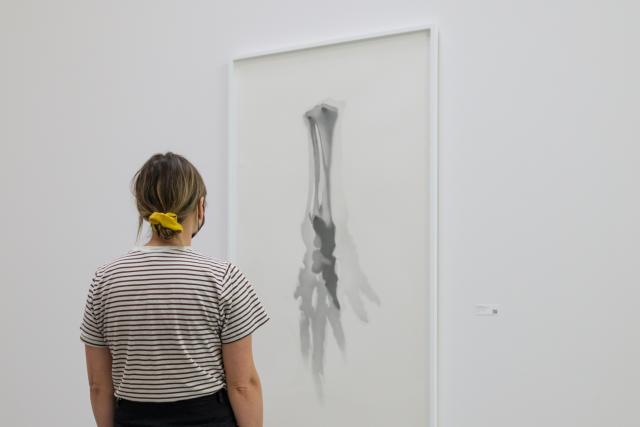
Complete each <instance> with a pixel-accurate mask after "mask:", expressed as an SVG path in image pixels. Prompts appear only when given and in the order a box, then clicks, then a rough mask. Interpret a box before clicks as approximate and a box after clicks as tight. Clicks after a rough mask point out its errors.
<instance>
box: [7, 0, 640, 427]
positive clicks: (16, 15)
mask: <svg viewBox="0 0 640 427" xmlns="http://www.w3.org/2000/svg"><path fill="white" fill-rule="evenodd" d="M638 9H639V6H638V4H637V3H634V2H631V1H622V0H613V1H608V2H604V1H596V0H582V1H577V0H573V1H570V0H556V1H553V2H552V1H532V0H526V1H525V0H520V1H517V2H513V1H505V0H485V1H481V2H480V1H474V0H459V1H442V0H437V1H409V0H396V1H379V0H377V1H372V0H367V1H365V0H358V1H356V0H348V1H346V0H326V1H324V2H294V1H286V0H277V1H263V2H258V1H253V2H248V1H244V0H242V1H234V2H222V1H195V0H194V1H189V2H184V1H182V2H179V1H166V0H154V1H151V0H144V1H143V0H138V1H135V2H132V1H122V0H118V1H109V2H105V1H95V0H94V1H85V0H83V1H80V0H61V1H56V2H50V1H44V0H43V1H33V0H3V1H2V2H0V35H1V36H0V141H1V142H2V148H3V150H2V160H3V161H2V168H0V188H1V189H2V207H3V224H4V227H3V234H2V236H3V244H2V245H0V255H1V256H0V259H2V296H1V297H0V325H1V326H0V332H1V336H2V351H0V373H1V374H0V402H2V403H1V404H0V407H1V409H2V410H1V411H0V424H1V425H12V426H40V425H51V426H61V425H64V426H78V427H81V426H82V427H84V426H87V425H91V412H90V406H89V399H88V389H87V381H86V376H85V370H84V369H85V368H84V365H83V363H84V354H83V347H82V344H81V342H80V341H79V338H78V335H79V329H78V327H79V322H80V318H81V314H82V309H83V305H84V299H85V297H86V290H87V286H88V284H89V279H90V275H91V273H93V271H94V270H95V268H96V267H97V266H98V265H100V264H103V263H105V262H107V261H108V260H109V259H111V258H112V257H114V256H115V255H118V254H120V253H122V252H123V251H125V250H127V249H128V248H129V247H131V246H133V245H134V244H135V241H134V239H135V233H136V226H137V223H136V220H137V218H136V211H135V207H134V205H133V202H132V199H131V195H130V193H129V182H130V179H131V177H132V176H133V173H134V172H135V170H136V169H137V168H138V167H139V166H140V165H141V164H142V163H143V162H144V161H145V160H146V159H147V158H148V157H149V156H150V155H151V154H153V153H156V152H163V151H166V150H172V151H175V152H178V153H180V154H184V155H185V156H187V157H188V158H189V159H191V160H192V161H193V162H194V164H195V165H196V166H197V167H198V168H199V169H200V170H201V172H202V173H203V175H204V178H205V180H206V182H207V185H208V191H209V195H208V196H209V197H208V200H209V202H208V203H209V205H208V210H207V222H206V226H205V228H203V231H202V233H201V237H200V236H199V238H198V239H196V241H194V247H196V248H198V249H200V250H203V251H206V252H208V253H210V254H211V255H213V256H219V257H224V256H225V255H226V252H225V251H226V248H225V245H226V241H225V234H226V223H227V217H226V205H225V198H226V196H227V193H226V184H227V178H226V173H227V168H226V154H227V151H226V146H225V143H226V138H227V112H226V95H227V86H226V85H227V76H226V72H227V64H228V62H229V60H230V59H231V57H233V56H235V55H240V54H244V53H248V52H254V51H260V50H265V49H272V48H280V47H286V46H290V45H299V44H305V43H311V42H318V41H322V40H326V39H333V38H342V37H348V36H356V35H363V34H367V33H376V32H380V31H386V30H391V29H396V28H398V29H401V28H405V27H413V26H416V25H421V24H424V23H433V24H436V25H437V26H438V27H439V31H440V70H439V71H440V111H439V114H440V158H439V160H440V192H441V196H440V211H439V214H440V252H439V257H440V336H441V340H440V353H439V357H440V371H439V377H440V396H439V408H440V413H439V418H440V425H441V426H442V427H489V426H491V427H513V426H518V427H539V426H558V427H560V426H562V427H564V426H578V425H579V426H581V427H601V426H617V427H631V426H636V425H637V420H638V413H637V408H638V407H639V405H640V395H639V394H638V392H637V389H638V382H639V381H640V368H639V367H638V363H637V360H638V357H639V356H640V342H639V341H638V339H637V336H638V334H637V325H638V324H640V311H638V310H637V301H638V299H639V297H640V287H639V286H637V285H638V283H639V282H640V270H639V269H638V265H640V263H639V262H638V258H639V249H638V245H637V241H638V238H640V223H639V221H638V217H640V201H639V198H638V190H637V183H638V182H639V180H640V168H638V167H637V164H638V157H639V156H640V145H638V144H637V141H638V138H639V137H640V129H639V128H638V120H637V117H636V116H637V100H638V97H639V96H640V84H639V83H638V81H637V79H636V76H637V75H638V74H639V72H640V59H639V56H638V54H637V52H638V48H639V46H638V44H639V42H640V29H639V28H638V27H637V25H635V22H634V21H635V18H636V17H637V16H638V12H640V10H638ZM381 60H384V59H383V58H381ZM401 214H402V213H401V212H398V215H401ZM138 243H140V244H144V243H146V240H144V239H141V240H140V241H139V242H138ZM477 304H495V305H497V308H498V314H497V315H495V316H477V315H476V307H475V306H476V305H477ZM416 339H419V338H416ZM406 345H407V348H408V349H410V348H411V346H412V345H413V344H412V343H411V342H407V343H406ZM256 363H257V365H258V368H259V367H260V361H259V360H257V361H256ZM381 392H382V393H384V392H387V393H398V392H401V390H400V391H398V390H388V391H385V390H381ZM265 399H266V400H265V402H266V404H268V396H266V397H265ZM268 427H277V426H268Z"/></svg>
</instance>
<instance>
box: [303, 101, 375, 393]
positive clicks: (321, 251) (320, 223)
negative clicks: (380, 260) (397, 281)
mask: <svg viewBox="0 0 640 427" xmlns="http://www.w3.org/2000/svg"><path fill="white" fill-rule="evenodd" d="M337 120H338V108H337V107H335V106H333V105H330V104H328V103H320V104H318V105H316V106H314V107H313V108H311V109H310V110H308V111H306V112H305V113H304V121H305V124H306V125H307V127H308V131H309V136H310V138H309V141H310V169H311V171H310V174H309V191H308V194H307V196H308V198H307V208H306V212H305V218H304V219H303V221H302V224H301V234H302V239H303V241H304V243H305V248H306V251H305V255H304V258H303V262H302V267H301V268H300V270H299V272H298V284H297V287H296V290H295V293H294V298H297V299H299V300H300V305H299V308H300V324H299V326H300V344H301V352H302V356H303V358H304V360H306V361H308V360H309V356H310V359H311V372H312V374H313V377H314V380H315V385H316V392H317V395H318V397H319V398H320V400H323V387H322V382H323V377H324V357H325V338H326V333H327V325H329V326H330V327H331V331H332V333H333V337H334V339H335V341H336V343H337V344H338V347H339V348H340V350H341V352H342V354H343V357H345V354H346V340H345V334H344V329H343V325H342V321H341V310H342V306H341V302H340V298H339V296H338V294H339V291H340V290H341V293H342V294H344V295H346V297H347V299H348V301H349V302H350V305H351V306H352V307H353V310H354V313H355V314H356V316H357V317H358V318H359V319H360V320H361V321H362V322H365V323H366V322H368V316H367V313H366V310H365V305H364V302H363V299H362V296H363V295H364V296H365V297H367V298H368V299H369V300H371V301H373V302H375V303H376V304H378V305H380V300H379V298H378V296H377V295H376V293H375V292H374V291H373V289H372V288H371V286H370V284H369V281H368V280H367V278H366V275H365V274H364V272H363V271H362V268H360V263H359V260H358V256H357V253H356V250H355V244H354V242H353V239H352V238H351V235H350V234H349V233H348V231H347V224H346V220H344V221H342V220H341V219H338V220H336V218H335V217H334V212H333V209H332V200H333V198H334V197H336V195H337V194H341V193H335V191H333V193H335V194H332V190H333V187H332V181H331V180H332V154H333V151H334V146H333V144H334V129H335V127H336V122H337ZM345 215H346V214H345ZM336 224H337V226H336ZM336 243H338V245H339V246H338V247H337V246H336ZM337 254H339V255H337ZM338 267H340V268H341V269H340V274H338ZM314 297H315V298H314Z"/></svg>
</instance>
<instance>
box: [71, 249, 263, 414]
mask: <svg viewBox="0 0 640 427" xmlns="http://www.w3.org/2000/svg"><path fill="white" fill-rule="evenodd" d="M268 320H269V318H268V316H267V313H266V312H265V310H264V307H263V306H262V304H261V302H260V300H259V299H258V297H257V295H256V293H255V290H254V289H253V287H252V285H251V284H250V282H249V281H248V280H247V278H246V277H245V276H244V275H243V274H242V272H241V271H240V270H239V269H238V268H237V267H236V266H235V265H234V264H232V263H229V262H228V261H221V260H217V259H215V258H212V257H209V256H206V255H204V254H202V253H201V252H199V251H196V250H195V249H193V248H191V247H190V246H139V247H135V248H133V249H131V250H130V251H129V252H128V253H127V254H126V255H124V256H121V257H118V258H116V259H115V260H113V261H112V262H110V263H107V264H105V265H103V266H101V267H100V268H99V269H98V270H97V271H96V273H95V275H94V280H93V283H92V285H91V288H90V292H89V297H88V299H87V307H86V310H85V316H84V319H83V323H82V326H81V337H82V340H83V341H84V342H86V343H87V344H91V345H96V346H108V347H109V348H110V350H111V354H112V358H113V364H112V376H113V385H114V393H115V396H116V397H121V398H125V399H128V400H135V401H148V402H166V401H176V400H182V399H187V398H193V397H198V396H202V395H205V394H210V393H214V392H215V391H217V390H219V389H221V388H223V387H225V377H224V369H223V363H222V344H223V343H230V342H233V341H236V340H238V339H241V338H243V337H245V336H247V335H249V334H251V333H252V332H253V331H254V330H255V329H257V328H258V327H259V326H261V325H262V324H264V323H266V322H267V321H268Z"/></svg>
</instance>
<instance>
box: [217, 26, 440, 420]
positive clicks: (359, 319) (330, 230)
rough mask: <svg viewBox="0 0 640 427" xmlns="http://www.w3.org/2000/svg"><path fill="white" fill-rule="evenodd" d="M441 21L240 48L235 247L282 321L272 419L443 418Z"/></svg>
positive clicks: (266, 372)
mask: <svg viewBox="0 0 640 427" xmlns="http://www.w3.org/2000/svg"><path fill="white" fill-rule="evenodd" d="M437 45H438V43H437V34H436V30H435V29H434V28H433V27H420V28H411V29H405V30H401V31H392V32H386V33H382V34H374V35H367V36H362V37H355V38H349V39H341V40H333V41H328V42H322V43H316V44H313V45H306V46H296V47H289V48H284V49H278V50H272V51H268V52H261V53H257V54H250V55H243V56H241V57H237V58H235V59H234V60H233V61H232V62H231V64H230V74H229V81H230V87H229V136H230V138H229V139H230V141H229V211H228V215H229V217H228V220H229V235H228V256H229V259H231V260H232V261H234V262H235V263H237V265H238V266H239V267H240V268H241V269H242V270H243V271H244V272H245V274H246V275H247V277H248V278H249V280H251V281H252V282H253V284H254V286H255V289H256V291H257V293H258V294H259V296H260V298H261V299H262V301H263V302H264V304H265V308H266V309H267V311H268V312H269V315H270V317H271V321H270V322H269V323H268V324H267V325H265V327H263V328H260V329H259V330H258V331H257V332H256V334H255V335H254V338H253V340H254V354H255V360H256V365H257V368H258V371H259V373H260V377H261V380H262V387H263V398H264V417H265V419H264V421H265V425H267V426H277V427H300V426H305V427H327V426H332V427H347V426H348V427H353V426H358V427H359V426H363V427H364V426H366V427H378V426H379V427H383V426H384V427H388V426H416V427H417V426H428V427H435V426H436V424H437V373H438V370H437V355H438V352H437V343H438V317H437V301H438V294H437V277H438V275H437V266H438V263H437V253H438V247H437V242H438V236H437V230H438V217H437V213H438V203H437V202H438V182H437V178H438V169H437V165H438V163H437V159H438V156H437V135H438V131H437V87H438V86H437V79H438V76H437V68H438V67H437V57H438V55H437Z"/></svg>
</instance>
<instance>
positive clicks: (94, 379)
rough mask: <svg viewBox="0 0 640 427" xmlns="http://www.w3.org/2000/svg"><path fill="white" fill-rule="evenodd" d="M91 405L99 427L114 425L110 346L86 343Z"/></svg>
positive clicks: (111, 426)
mask: <svg viewBox="0 0 640 427" xmlns="http://www.w3.org/2000/svg"><path fill="white" fill-rule="evenodd" d="M84 347H85V355H86V358H87V375H88V377H89V389H90V394H91V407H92V409H93V416H94V417H95V419H96V425H97V426H98V427H113V380H112V378H111V352H110V351H109V348H108V347H94V346H91V345H86V344H85V346H84Z"/></svg>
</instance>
